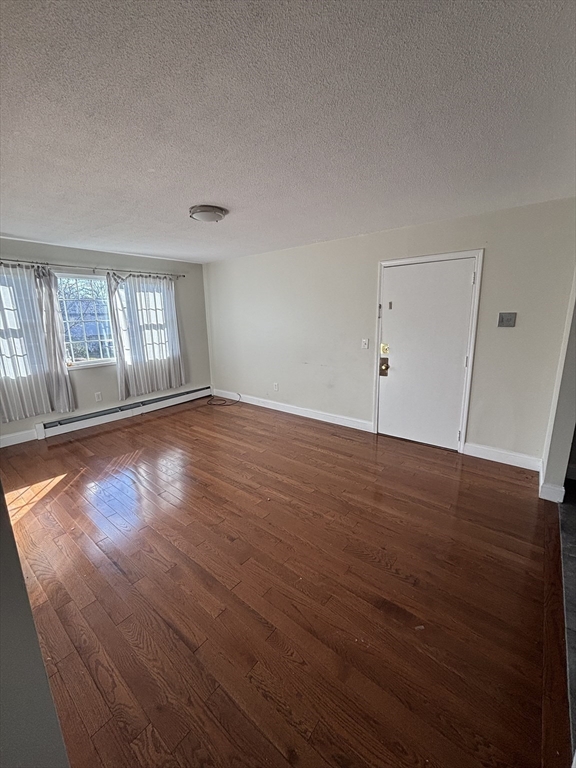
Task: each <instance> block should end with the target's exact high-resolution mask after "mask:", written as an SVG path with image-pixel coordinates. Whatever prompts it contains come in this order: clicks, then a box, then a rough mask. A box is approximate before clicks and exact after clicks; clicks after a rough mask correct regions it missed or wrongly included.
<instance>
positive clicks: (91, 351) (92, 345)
mask: <svg viewBox="0 0 576 768" xmlns="http://www.w3.org/2000/svg"><path fill="white" fill-rule="evenodd" d="M88 357H89V358H90V359H91V360H94V359H96V360H101V359H102V353H101V351H100V343H99V342H98V341H89V342H88Z"/></svg>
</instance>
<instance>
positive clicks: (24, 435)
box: [0, 429, 36, 448]
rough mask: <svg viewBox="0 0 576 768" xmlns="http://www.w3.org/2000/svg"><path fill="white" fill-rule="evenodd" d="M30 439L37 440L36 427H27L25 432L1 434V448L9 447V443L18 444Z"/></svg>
mask: <svg viewBox="0 0 576 768" xmlns="http://www.w3.org/2000/svg"><path fill="white" fill-rule="evenodd" d="M28 440H36V430H35V429H26V430H24V431H23V432H12V433H11V434H8V435H0V448H7V447H8V446H9V445H17V444H18V443H27V442H28Z"/></svg>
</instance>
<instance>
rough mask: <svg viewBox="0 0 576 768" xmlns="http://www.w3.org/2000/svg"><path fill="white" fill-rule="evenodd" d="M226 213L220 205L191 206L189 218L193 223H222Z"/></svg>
mask: <svg viewBox="0 0 576 768" xmlns="http://www.w3.org/2000/svg"><path fill="white" fill-rule="evenodd" d="M227 213H228V211H227V210H226V208H222V207H221V206H220V205H193V206H192V208H190V218H191V219H194V221H222V219H223V218H224V216H226V214H227Z"/></svg>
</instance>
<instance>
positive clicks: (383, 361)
mask: <svg viewBox="0 0 576 768" xmlns="http://www.w3.org/2000/svg"><path fill="white" fill-rule="evenodd" d="M389 368H390V366H389V365H388V358H387V357H381V358H380V376H388V369H389Z"/></svg>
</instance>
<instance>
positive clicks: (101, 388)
mask: <svg viewBox="0 0 576 768" xmlns="http://www.w3.org/2000/svg"><path fill="white" fill-rule="evenodd" d="M0 252H1V254H2V256H3V257H4V258H15V259H25V260H28V261H30V260H32V261H34V260H37V261H48V262H54V263H58V264H66V265H70V271H73V268H74V267H86V266H89V267H113V268H115V269H118V270H126V269H139V270H146V271H148V270H149V271H150V272H154V271H158V272H172V273H176V274H185V275H186V277H183V278H180V279H179V280H177V281H176V304H177V312H178V324H179V328H180V342H181V348H182V357H183V361H184V372H185V376H186V384H185V385H184V386H183V387H181V388H180V389H178V390H170V393H174V392H178V391H183V390H187V389H191V388H192V389H196V388H198V387H205V386H210V362H209V359H208V336H207V332H206V310H205V304H204V283H203V276H202V265H201V264H189V263H183V262H178V261H168V260H162V259H150V258H143V257H139V256H126V255H122V254H112V253H103V252H100V251H87V250H81V249H77V248H64V247H61V246H53V245H43V244H40V243H26V242H22V241H16V240H9V239H5V238H3V239H2V240H1V241H0ZM83 274H86V271H84V272H83ZM70 378H71V381H72V387H73V389H74V394H75V396H76V404H77V410H76V411H75V412H74V413H75V414H81V413H90V412H92V411H96V410H102V409H105V408H111V407H113V406H116V405H119V404H120V401H119V400H118V384H117V378H116V366H115V365H106V366H98V367H92V368H83V369H78V370H72V371H71V372H70ZM95 392H101V393H102V402H99V403H97V402H96V400H95V397H94V393H95ZM158 394H162V393H158ZM150 396H151V397H153V396H156V395H150ZM131 399H132V400H135V399H142V398H131ZM124 402H129V401H124ZM49 420H50V417H47V416H34V417H32V418H29V419H22V420H21V421H14V422H12V423H10V424H2V425H1V431H2V434H3V435H9V434H12V433H15V432H22V431H26V430H29V429H31V428H33V427H34V425H35V424H38V423H41V422H45V421H49Z"/></svg>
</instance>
